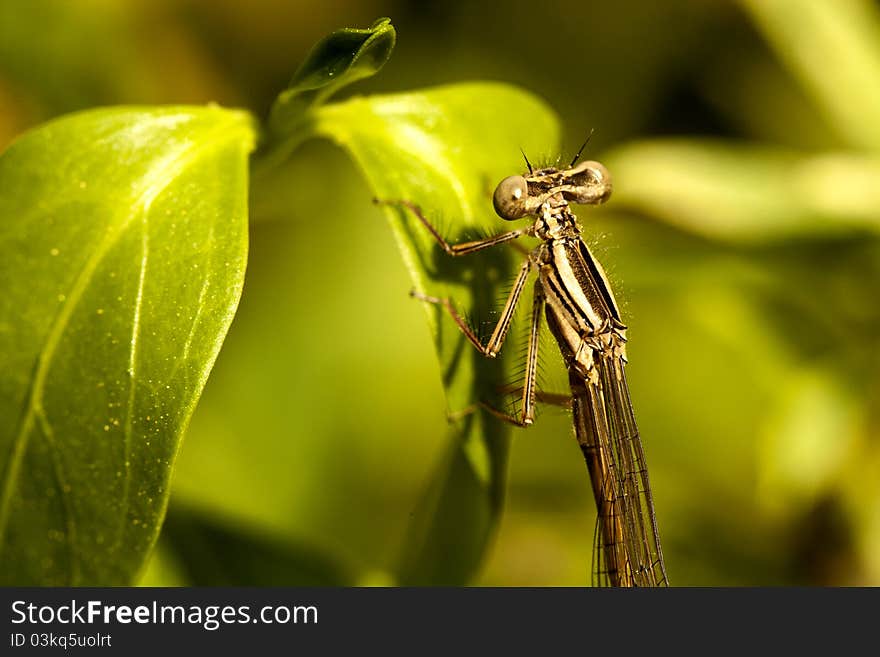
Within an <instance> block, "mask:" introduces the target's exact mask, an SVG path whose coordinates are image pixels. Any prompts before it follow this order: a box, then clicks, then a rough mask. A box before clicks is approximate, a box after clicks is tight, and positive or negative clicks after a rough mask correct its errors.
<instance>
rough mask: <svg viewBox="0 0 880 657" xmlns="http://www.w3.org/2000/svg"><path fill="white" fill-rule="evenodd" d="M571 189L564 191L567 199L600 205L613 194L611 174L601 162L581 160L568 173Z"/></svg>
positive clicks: (573, 201) (584, 203)
mask: <svg viewBox="0 0 880 657" xmlns="http://www.w3.org/2000/svg"><path fill="white" fill-rule="evenodd" d="M566 178H567V179H568V184H569V186H570V188H569V189H567V190H565V191H563V192H562V196H563V197H564V198H565V200H567V201H571V202H572V203H579V204H582V205H599V204H600V203H604V202H605V201H607V200H608V197H609V196H611V190H612V184H611V174H610V173H608V169H606V168H605V167H604V166H603V165H602V164H601V163H599V162H581V163H580V164H578V165H577V166H576V167H574V168H572V169H570V170H569V171H568V173H567V174H566Z"/></svg>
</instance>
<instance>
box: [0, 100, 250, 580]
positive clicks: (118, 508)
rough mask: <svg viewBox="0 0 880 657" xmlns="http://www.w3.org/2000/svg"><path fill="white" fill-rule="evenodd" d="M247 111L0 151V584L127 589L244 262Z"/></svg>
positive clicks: (191, 111) (70, 131)
mask: <svg viewBox="0 0 880 657" xmlns="http://www.w3.org/2000/svg"><path fill="white" fill-rule="evenodd" d="M253 138H254V135H253V131H252V128H251V125H250V120H249V118H248V116H247V115H246V114H243V113H241V112H232V111H227V110H222V109H219V108H212V107H209V108H193V107H169V108H163V109H140V108H121V109H107V110H97V111H92V112H86V113H83V114H79V115H74V116H71V117H68V118H63V119H61V120H58V121H55V122H52V123H50V124H47V125H46V126H44V127H42V128H40V129H38V130H35V131H34V132H32V133H30V134H29V135H27V136H25V137H23V138H21V139H20V140H18V141H17V142H15V143H14V144H13V145H12V146H11V147H10V148H9V149H8V150H7V151H6V152H5V153H4V154H3V155H2V157H0V280H2V281H3V284H4V293H3V295H2V298H0V563H2V568H0V582H2V583H3V584H101V585H111V584H126V583H130V582H131V581H132V580H133V578H134V577H135V576H136V574H137V572H138V571H139V569H140V568H141V567H142V565H143V562H144V559H145V557H146V555H147V554H148V553H149V550H150V548H151V547H152V545H153V543H154V542H155V540H156V537H157V535H158V531H159V527H160V525H161V521H162V518H163V516H164V512H165V507H166V504H167V501H168V485H169V478H170V474H171V468H172V465H173V462H174V459H175V456H176V454H177V449H178V446H179V443H180V439H181V437H182V434H183V431H184V429H185V427H186V425H187V422H188V421H189V418H190V416H191V414H192V412H193V409H194V407H195V403H196V401H197V399H198V396H199V394H200V392H201V390H202V387H203V386H204V383H205V380H206V378H207V376H208V373H209V371H210V369H211V367H212V365H213V363H214V359H215V358H216V356H217V352H218V350H219V349H220V345H221V343H222V341H223V338H224V336H225V334H226V331H227V329H228V327H229V324H230V322H231V320H232V316H233V313H234V311H235V308H236V305H237V303H238V299H239V296H240V292H241V287H242V283H243V277H244V268H245V261H246V253H247V184H248V183H247V181H248V177H247V156H248V152H249V151H250V149H251V147H252V143H253Z"/></svg>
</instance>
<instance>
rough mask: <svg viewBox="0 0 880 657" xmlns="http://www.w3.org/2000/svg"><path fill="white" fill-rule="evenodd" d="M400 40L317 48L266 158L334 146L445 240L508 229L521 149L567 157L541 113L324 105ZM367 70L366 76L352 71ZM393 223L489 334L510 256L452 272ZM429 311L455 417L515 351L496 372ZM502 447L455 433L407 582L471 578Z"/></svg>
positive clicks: (516, 104) (386, 36) (492, 429)
mask: <svg viewBox="0 0 880 657" xmlns="http://www.w3.org/2000/svg"><path fill="white" fill-rule="evenodd" d="M393 34H394V33H393V28H392V27H391V26H390V25H389V24H387V23H386V22H384V21H379V22H377V23H376V24H374V26H373V27H372V28H371V30H370V31H365V32H363V33H361V34H360V38H359V39H353V38H352V36H351V34H350V33H349V32H337V33H334V35H331V36H330V37H328V39H327V40H325V42H322V44H320V45H319V46H318V47H317V48H316V49H315V51H314V52H313V55H312V56H310V58H309V60H308V61H307V62H306V64H304V65H303V68H302V69H301V71H300V72H299V73H297V74H296V75H295V76H294V81H293V83H292V86H291V88H290V89H289V90H288V91H286V92H284V93H283V94H282V95H281V97H280V98H279V100H278V102H277V103H276V106H275V110H274V112H273V128H274V132H273V138H274V140H275V142H276V143H275V144H272V143H270V144H269V148H270V152H271V148H272V147H273V146H276V149H277V147H278V146H277V145H279V144H280V145H281V146H283V147H285V148H289V147H291V146H292V145H295V144H296V143H299V142H301V141H303V140H304V139H306V138H309V137H312V136H316V135H317V136H324V137H328V138H330V139H332V140H333V141H335V142H336V143H338V144H340V145H341V146H342V147H343V148H345V149H346V150H347V151H348V152H349V153H350V154H351V155H352V156H353V158H354V159H355V161H356V162H357V164H358V165H359V166H360V168H361V169H362V170H363V172H364V175H365V176H366V178H367V181H368V182H369V184H370V186H371V187H372V189H373V191H374V193H375V195H376V196H377V197H379V198H381V199H406V200H408V201H412V202H414V203H417V204H419V205H420V206H421V207H422V208H424V210H425V213H426V214H427V216H428V217H429V218H430V219H431V220H433V221H435V222H437V223H439V224H440V225H441V226H442V229H443V232H444V233H445V234H446V235H447V236H448V237H449V239H450V240H452V241H457V240H460V239H463V238H466V237H473V236H474V235H477V234H481V233H485V232H490V231H495V232H499V231H501V230H505V229H509V227H507V226H503V225H502V222H501V221H500V220H497V218H496V219H494V220H493V218H492V217H493V214H492V210H491V201H490V195H491V186H492V185H494V183H496V182H497V181H498V180H500V179H501V178H503V177H504V176H507V175H510V174H512V173H516V172H519V171H520V170H521V169H523V168H524V165H523V163H522V160H521V155H520V153H519V149H520V148H523V149H525V151H526V152H527V153H529V154H530V155H531V156H532V158H533V159H540V158H546V156H547V154H548V153H553V154H556V153H557V149H558V139H559V137H558V127H557V121H556V118H555V115H554V114H553V112H552V111H551V110H550V109H549V108H547V106H546V105H545V104H544V103H542V102H541V101H540V100H538V99H536V98H535V97H533V96H532V95H530V94H528V93H526V92H524V91H521V90H518V89H516V88H513V87H510V86H507V85H503V84H495V83H469V84H458V85H452V86H448V87H439V88H436V89H429V90H425V91H418V92H413V93H407V94H395V95H389V96H370V97H365V98H353V99H350V100H348V101H345V102H340V103H335V104H330V105H320V104H319V103H320V101H321V100H323V99H324V98H326V97H327V96H328V95H329V94H330V93H332V92H333V91H336V90H337V89H338V88H339V87H341V86H342V85H341V84H340V82H342V80H341V79H340V78H346V79H345V81H354V80H356V79H359V78H361V77H364V74H367V73H372V72H374V71H375V70H378V68H379V67H380V66H381V65H382V64H383V63H384V61H385V60H386V59H387V57H388V54H389V53H390V48H391V46H393V42H394V41H393ZM328 44H332V45H328ZM324 53H330V54H331V55H332V56H330V55H328V56H326V57H325V56H324ZM363 61H367V62H370V63H369V65H364V66H361V67H348V64H347V63H348V62H363ZM338 62H343V63H344V64H343V65H340V64H339V63H338ZM338 71H344V73H343V75H342V76H340V75H338ZM353 71H356V72H353ZM346 76H347V77H346ZM306 81H308V83H306ZM282 113H283V115H284V120H283V121H282V120H280V119H279V118H278V117H279V116H281V114H282ZM328 193H332V190H328ZM388 216H389V218H390V219H391V225H392V229H393V231H394V234H395V237H396V238H397V243H398V246H399V248H400V251H401V254H402V255H403V258H404V260H405V262H406V264H407V267H408V269H409V271H410V274H411V277H412V280H413V283H414V286H415V288H416V289H418V290H420V291H424V292H428V293H430V294H435V295H440V296H450V297H452V298H453V299H454V300H455V302H456V303H457V304H458V305H459V306H460V308H461V309H462V310H463V311H464V312H465V313H466V314H467V315H469V316H470V317H472V318H473V319H474V321H475V322H476V323H486V322H490V321H491V319H492V313H493V311H494V310H496V309H497V304H498V303H499V302H500V301H501V300H503V296H504V288H505V287H506V286H507V285H508V284H509V282H510V281H511V280H512V275H513V267H514V265H515V263H514V258H513V257H512V253H511V252H510V251H509V250H506V249H505V248H502V249H499V250H496V251H495V252H494V253H493V252H486V253H484V254H481V255H480V256H473V257H471V258H465V259H460V260H456V261H452V260H451V259H450V258H449V257H448V256H446V255H445V254H444V253H442V251H440V250H439V248H437V245H436V243H435V242H434V241H433V240H432V239H431V237H430V235H429V234H428V233H427V231H425V229H424V228H423V227H421V226H420V225H419V223H418V222H417V221H416V220H415V219H414V217H413V216H412V215H411V214H409V213H407V212H406V211H404V210H402V209H401V208H398V207H394V208H391V209H389V212H388ZM426 310H427V314H428V321H429V324H430V326H431V329H432V332H433V334H434V337H435V343H436V346H437V351H438V355H439V359H440V367H441V371H442V376H443V382H444V385H445V387H446V391H447V397H448V400H449V408H450V410H451V411H452V412H453V413H458V412H460V411H462V410H463V409H466V408H468V407H470V406H472V405H473V404H474V402H475V401H477V400H479V399H494V398H497V388H498V386H499V385H501V384H503V383H506V382H507V381H508V380H509V378H510V376H511V364H512V363H513V359H511V358H509V356H510V355H511V352H514V354H515V351H516V350H515V349H514V348H513V347H512V346H509V347H507V348H506V349H505V351H504V352H503V355H504V357H503V358H500V359H498V361H497V362H487V361H486V359H485V358H484V357H483V356H482V355H480V354H479V353H477V352H476V351H474V350H473V349H472V348H471V347H470V346H469V345H468V344H467V343H466V342H465V340H464V338H463V336H462V335H461V333H460V332H459V331H458V329H457V327H456V326H455V325H454V324H453V323H452V321H450V320H449V318H448V317H447V316H445V315H444V314H442V312H440V309H439V308H438V307H434V306H432V307H426ZM481 328H485V327H484V326H481ZM507 434H508V431H507V429H506V428H505V427H503V426H501V425H500V424H499V423H498V421H497V420H495V419H494V418H489V417H486V416H484V415H483V414H481V413H477V414H472V415H469V416H467V417H464V418H463V419H461V420H460V421H459V422H458V423H457V424H455V425H454V426H453V428H452V430H451V432H450V445H451V447H450V452H449V453H448V454H447V456H446V458H445V459H443V460H442V462H441V463H440V464H439V466H438V468H437V471H436V475H435V477H434V480H433V481H432V482H428V485H427V486H426V493H425V496H424V499H423V500H422V501H421V502H420V503H419V504H418V505H417V508H416V510H415V512H414V514H413V522H412V526H411V529H410V532H409V536H408V539H407V541H406V544H405V546H404V548H403V555H402V561H401V564H400V566H399V568H398V573H397V575H398V578H399V579H400V581H402V582H404V583H419V584H422V583H425V584H430V583H456V582H464V581H467V579H468V578H469V577H470V576H471V575H472V574H473V572H474V570H475V569H476V567H477V566H478V565H479V563H480V561H481V559H482V556H483V554H484V552H485V549H486V546H487V545H488V542H489V540H490V538H491V536H492V534H493V530H494V528H495V525H496V523H497V519H498V513H499V512H500V509H501V501H502V499H503V487H504V473H505V469H506V456H507Z"/></svg>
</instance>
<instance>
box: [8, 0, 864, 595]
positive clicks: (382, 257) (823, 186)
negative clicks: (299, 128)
mask: <svg viewBox="0 0 880 657" xmlns="http://www.w3.org/2000/svg"><path fill="white" fill-rule="evenodd" d="M383 15H385V16H390V17H391V18H392V19H393V21H394V24H395V26H396V27H397V30H398V35H399V36H398V45H397V49H396V51H395V54H394V55H393V57H392V59H391V61H390V62H389V64H388V65H387V66H386V67H385V69H384V70H383V71H382V72H381V74H379V75H378V76H376V77H375V78H372V79H370V80H369V81H367V82H365V83H363V84H361V85H359V86H358V88H357V89H356V92H358V93H372V92H390V91H405V90H410V89H414V88H420V87H425V86H430V85H434V84H440V83H449V82H457V81H462V80H473V79H494V80H502V81H506V82H511V83H514V84H518V85H521V86H522V87H524V88H526V89H529V90H531V91H533V92H535V93H537V94H539V95H540V96H542V97H544V98H545V99H546V100H547V101H548V102H549V103H550V104H551V105H552V106H554V107H555V108H556V109H557V110H558V112H559V114H560V117H561V121H562V125H563V126H564V130H565V143H566V144H567V145H568V147H569V151H573V150H574V149H575V148H576V147H577V145H579V144H580V142H581V141H582V139H583V136H584V135H585V134H586V133H587V132H588V131H589V130H590V129H591V128H594V129H595V130H596V133H595V136H594V137H593V140H592V142H591V145H590V147H589V148H590V157H592V158H595V159H600V160H602V161H604V162H605V163H606V164H607V165H608V166H609V168H610V169H611V172H612V174H613V175H614V176H615V183H616V192H615V196H614V197H612V200H611V202H610V204H609V205H608V206H607V207H606V208H605V209H603V210H602V211H601V212H590V213H583V214H582V215H581V216H582V219H583V222H584V228H585V233H586V235H587V239H588V241H589V242H590V244H591V248H593V249H594V252H595V254H596V255H597V257H598V258H599V259H600V260H601V261H602V263H603V264H604V266H605V268H606V270H607V271H608V273H609V276H610V278H611V280H612V283H613V284H614V285H615V290H616V294H617V297H618V299H619V300H620V301H621V303H622V306H623V312H624V315H625V319H626V320H627V323H628V325H629V326H630V331H629V338H630V344H629V358H630V367H629V376H630V385H631V388H632V395H633V399H634V403H635V406H636V414H637V417H638V420H639V424H640V428H641V432H642V436H643V441H644V444H645V448H646V450H647V454H648V459H649V463H650V468H651V477H652V483H653V487H654V494H655V500H656V505H657V513H658V519H659V523H660V529H661V535H662V538H663V545H664V552H665V554H666V558H667V567H668V571H669V574H670V579H671V581H672V583H673V584H678V585H755V584H763V585H787V584H835V585H850V584H880V443H878V437H880V431H878V426H880V414H878V397H880V375H878V360H880V359H878V356H880V350H878V335H880V331H878V328H880V307H878V303H877V292H878V290H880V241H878V227H880V155H878V151H880V18H878V16H880V10H878V7H877V6H876V5H875V4H873V3H870V2H866V1H862V0H804V1H802V2H794V1H791V0H766V1H762V0H753V1H745V0H744V1H742V2H709V1H705V0H702V1H701V0H667V2H664V3H652V2H647V1H637V0H625V1H622V2H615V3H608V2H590V1H587V0H580V1H578V2H558V3H555V2H544V3H534V2H533V1H524V0H508V2H505V3H503V4H501V5H499V4H497V3H487V4H486V5H485V6H482V7H481V6H478V5H476V4H471V3H442V4H439V3H438V4H436V5H429V4H427V3H421V2H403V1H399V2H379V1H371V0H361V1H355V0H329V1H325V2H295V1H294V2H291V1H284V0H252V1H250V2H247V3H244V2H237V1H234V0H128V1H124V0H82V1H79V2H68V1H66V0H0V144H3V145H5V144H6V143H8V142H9V140H11V139H12V138H13V137H14V136H15V135H16V134H18V133H20V132H21V131H23V130H25V129H27V128H28V127H30V126H33V125H36V124H38V123H40V122H42V121H44V120H46V119H48V118H50V117H53V116H57V115H59V114H62V113H65V112H69V111H73V110H78V109H83V108H87V107H92V106H95V105H107V104H123V103H172V102H173V103H181V102H192V103H204V102H209V101H216V102H218V103H221V104H223V105H231V106H240V107H246V108H249V109H251V110H252V111H254V112H255V113H256V114H257V115H258V116H261V117H264V116H265V115H266V112H267V111H268V108H269V106H270V104H271V102H272V100H273V99H274V97H275V95H276V94H277V93H278V92H279V91H280V90H281V89H282V88H284V86H285V84H286V83H287V81H288V79H289V77H290V76H291V74H292V72H293V71H294V69H295V68H296V66H297V64H298V63H299V62H300V61H302V59H303V58H304V56H305V54H306V53H307V52H308V50H309V48H310V47H311V45H312V44H313V43H315V42H316V41H317V40H318V39H320V38H321V37H323V36H324V35H326V34H327V33H328V32H330V31H332V30H334V29H337V28H340V27H344V26H360V27H365V26H367V25H369V24H370V23H371V22H372V21H373V20H374V19H375V18H376V17H377V16H383ZM517 146H518V144H511V149H516V148H517ZM562 155H563V156H569V157H570V155H569V153H568V152H566V153H563V154H562ZM511 173H514V172H511ZM281 180H283V184H282V185H280V186H279V185H278V179H276V180H275V181H274V183H273V184H272V185H265V186H262V187H261V186H259V185H256V186H255V187H254V189H253V190H252V199H251V206H252V230H251V249H250V260H249V266H248V275H247V281H246V285H245V291H244V296H243V299H242V303H241V307H240V309H239V313H238V315H237V317H236V320H235V322H234V324H233V327H232V330H231V332H230V334H229V337H228V339H227V341H226V344H225V346H224V348H223V351H222V352H221V355H220V358H219V360H218V362H217V365H216V368H215V370H214V372H213V375H212V377H211V378H210V380H209V382H208V386H207V388H206V390H205V393H204V396H203V398H202V401H201V402H200V404H199V407H198V410H197V412H196V415H195V417H194V419H193V422H192V425H191V427H190V430H189V432H188V435H187V437H186V439H185V441H184V444H183V448H182V451H181V454H180V458H179V461H178V466H177V468H176V473H175V479H174V491H173V495H172V499H171V505H170V509H169V516H168V521H167V524H166V527H165V529H164V531H163V535H162V538H161V540H160V544H159V546H158V548H157V552H156V556H155V558H154V560H153V562H152V563H151V565H150V566H149V568H148V569H147V572H146V573H145V576H144V579H143V582H144V583H145V584H256V585H260V584H334V583H339V584H391V583H393V582H394V574H393V573H394V569H395V567H396V564H397V563H398V561H399V558H400V555H401V553H402V552H403V545H402V544H403V541H404V540H405V536H406V532H407V527H408V524H409V522H410V520H411V515H412V511H413V509H414V508H415V506H416V504H417V502H418V500H419V499H420V497H421V496H422V494H423V492H424V487H425V486H426V483H427V482H428V481H429V479H430V476H431V474H432V472H433V471H434V468H435V467H436V466H437V464H438V462H439V461H440V459H441V458H442V455H443V453H444V450H445V449H446V441H447V436H448V433H447V429H446V422H445V410H444V409H445V407H446V406H445V401H444V398H443V392H442V386H441V381H440V376H439V371H438V366H437V361H436V356H435V354H434V349H433V344H432V340H431V338H430V335H429V331H428V327H427V325H426V323H425V319H424V310H423V309H422V308H421V307H420V306H419V304H417V303H415V302H413V301H412V300H410V299H409V298H408V296H407V292H408V290H409V288H410V281H409V279H408V275H407V273H406V270H405V268H404V266H403V263H402V261H401V259H400V256H399V254H398V252H397V251H396V249H395V246H394V242H393V239H392V237H391V232H390V229H389V228H388V226H387V225H386V223H385V221H384V220H383V218H382V215H381V212H380V211H379V210H377V209H376V208H374V207H373V206H372V205H371V203H370V198H371V193H370V190H369V189H368V188H367V187H366V185H365V183H364V182H363V180H362V178H361V176H360V174H359V172H358V171H357V170H356V169H355V168H354V166H353V165H352V164H351V163H350V162H349V160H348V159H347V157H346V156H345V155H344V154H343V153H342V152H341V151H339V150H337V149H336V148H334V147H333V146H331V145H330V144H328V143H324V142H318V141H315V142H310V143H308V144H306V146H305V147H303V148H302V149H300V150H299V151H297V153H296V154H295V155H294V157H293V159H292V160H291V162H290V163H289V165H288V166H287V167H286V169H285V171H284V174H283V178H281ZM486 211H487V213H491V206H490V205H489V203H488V202H487V204H486ZM450 220H452V219H450ZM499 223H500V222H499ZM329 235H332V237H333V239H332V240H330V239H328V236H329ZM352 318H354V320H352ZM545 354H546V360H548V361H551V362H550V363H549V364H548V368H549V369H551V370H552V368H553V367H554V365H553V362H552V361H555V360H557V354H556V353H555V352H551V351H550V350H547V351H545ZM550 379H551V380H554V379H553V377H552V376H551V377H550ZM569 422H570V421H569V418H568V417H567V416H566V414H565V413H564V412H559V411H553V410H547V411H545V412H544V413H543V414H542V416H541V417H540V418H539V421H538V422H537V424H536V426H535V427H533V428H530V429H529V430H527V431H516V432H515V435H514V439H513V444H512V450H511V456H510V476H509V482H508V499H507V507H506V511H505V514H504V516H503V518H502V521H501V526H500V530H499V533H498V535H497V538H496V540H495V541H494V542H493V544H492V547H491V549H490V550H489V552H488V553H487V555H486V557H485V563H484V566H483V568H482V569H481V571H480V573H479V574H478V576H477V577H476V578H475V580H474V583H477V584H491V585H547V584H553V585H575V584H577V585H580V584H584V583H586V582H588V580H589V568H590V552H591V542H592V535H593V533H592V526H593V518H594V510H593V506H592V501H591V499H590V496H589V493H588V484H587V480H586V472H585V469H584V465H583V462H582V460H581V457H580V453H579V450H578V448H577V445H576V443H575V441H574V440H573V437H572V433H571V428H570V426H569ZM448 558H450V559H454V558H455V555H454V554H452V555H448Z"/></svg>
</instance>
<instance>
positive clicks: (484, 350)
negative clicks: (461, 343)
mask: <svg viewBox="0 0 880 657" xmlns="http://www.w3.org/2000/svg"><path fill="white" fill-rule="evenodd" d="M531 268H532V261H531V259H529V260H526V261H525V262H523V264H522V267H520V270H519V274H518V275H517V277H516V281H515V282H514V283H513V289H512V290H511V291H510V294H509V295H508V296H507V302H506V303H505V304H504V310H502V311H501V317H500V318H499V319H498V323H497V324H496V325H495V330H494V331H492V336H491V337H490V338H489V341H488V342H487V343H486V344H485V345H483V343H482V342H480V338H478V337H477V334H476V333H474V331H473V329H472V328H471V327H470V326H468V323H467V322H466V321H464V319H463V318H462V316H461V315H459V314H458V311H457V310H456V309H455V307H454V306H453V305H452V301H450V300H449V299H447V298H443V299H441V298H439V297H432V296H428V295H426V294H422V293H421V292H416V291H415V290H413V291H412V292H410V294H411V295H412V296H413V297H415V298H416V299H421V300H422V301H427V302H428V303H433V304H437V305H440V306H443V308H445V309H446V312H448V313H449V315H450V317H452V320H453V321H454V322H455V323H456V325H457V326H458V328H459V330H461V332H462V333H464V336H465V337H466V338H467V339H468V342H470V343H471V344H472V345H474V347H476V349H477V351H479V352H480V353H481V354H483V355H484V356H488V357H489V358H495V356H497V355H498V352H499V351H500V350H501V345H502V344H504V339H505V338H506V337H507V331H508V329H510V320H511V319H513V313H514V311H515V310H516V304H517V303H518V302H519V297H520V295H521V294H522V291H523V288H524V287H525V285H526V280H527V279H528V276H529V271H530V270H531Z"/></svg>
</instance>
